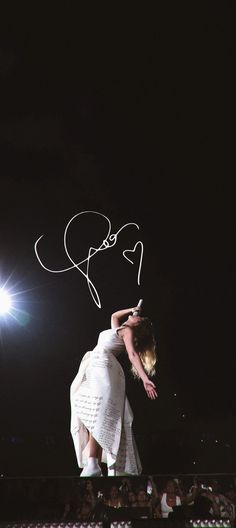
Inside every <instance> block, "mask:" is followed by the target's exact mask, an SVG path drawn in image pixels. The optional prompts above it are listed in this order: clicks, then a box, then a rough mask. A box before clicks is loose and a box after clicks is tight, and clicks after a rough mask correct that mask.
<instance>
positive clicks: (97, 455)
mask: <svg viewBox="0 0 236 528" xmlns="http://www.w3.org/2000/svg"><path fill="white" fill-rule="evenodd" d="M101 458H102V448H101V446H100V445H99V444H98V442H97V440H95V438H94V437H93V436H92V435H91V433H89V441H88V462H87V466H86V467H85V468H84V469H83V471H82V472H81V474H80V476H81V477H100V476H102V471H101V467H100V465H101Z"/></svg>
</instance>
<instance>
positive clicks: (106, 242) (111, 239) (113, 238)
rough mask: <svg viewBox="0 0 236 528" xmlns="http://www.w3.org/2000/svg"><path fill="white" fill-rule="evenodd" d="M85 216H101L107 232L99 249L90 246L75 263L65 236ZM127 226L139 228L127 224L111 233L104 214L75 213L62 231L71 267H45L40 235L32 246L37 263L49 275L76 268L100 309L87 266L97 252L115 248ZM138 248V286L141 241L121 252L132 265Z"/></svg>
mask: <svg viewBox="0 0 236 528" xmlns="http://www.w3.org/2000/svg"><path fill="white" fill-rule="evenodd" d="M86 214H94V215H98V216H102V217H103V218H105V220H106V221H107V223H108V230H107V236H106V238H104V239H103V240H102V243H101V245H100V246H99V247H97V248H96V247H93V246H90V248H89V250H88V256H87V257H86V258H85V259H83V260H81V261H80V262H75V261H74V260H73V258H72V257H71V255H70V253H69V250H68V246H67V235H68V230H69V228H70V226H71V224H72V222H74V220H75V219H76V218H78V217H79V216H81V215H86ZM128 226H134V227H136V228H137V229H139V226H138V224H135V223H134V222H129V223H127V224H124V225H123V226H122V227H121V228H120V229H118V231H117V232H116V233H111V222H110V220H109V218H108V217H107V216H105V215H104V214H102V213H99V212H97V211H82V212H81V213H77V214H75V215H74V216H73V217H72V218H71V219H70V220H69V222H68V223H67V225H66V227H65V231H64V249H65V253H66V255H67V257H68V259H69V260H70V262H71V263H72V266H69V267H68V268H64V269H60V270H53V269H49V268H48V267H46V266H45V265H44V264H43V262H42V260H41V258H40V257H39V253H38V244H39V241H40V240H41V239H42V238H43V236H44V235H41V236H40V237H39V238H38V239H37V240H36V242H35V244H34V250H35V254H36V257H37V259H38V261H39V263H40V264H41V266H42V268H43V269H45V270H46V271H49V272H50V273H65V272H66V271H70V270H72V269H74V268H77V270H78V271H79V272H80V273H82V275H83V276H84V277H85V278H86V281H87V284H88V288H89V291H90V294H91V296H92V298H93V300H94V302H95V304H96V306H97V307H98V308H101V306H102V305H101V300H100V297H99V294H98V291H97V289H96V287H95V285H94V284H93V282H92V281H91V279H90V277H89V266H90V260H91V259H92V258H94V257H95V255H96V254H97V253H98V252H99V251H105V250H106V249H111V248H112V247H113V246H115V244H116V242H117V237H118V235H119V233H121V231H123V229H125V228H126V227H128ZM138 247H139V248H140V258H139V266H138V274H137V282H138V285H140V274H141V268H142V261H143V243H142V241H141V240H138V242H136V244H135V246H134V247H133V248H132V249H125V250H124V251H123V253H122V254H123V257H124V258H125V259H126V260H127V261H128V262H130V263H131V264H134V262H133V260H132V254H134V253H135V251H136V249H137V248H138ZM84 263H86V271H83V270H82V269H81V266H82V265H83V264H84Z"/></svg>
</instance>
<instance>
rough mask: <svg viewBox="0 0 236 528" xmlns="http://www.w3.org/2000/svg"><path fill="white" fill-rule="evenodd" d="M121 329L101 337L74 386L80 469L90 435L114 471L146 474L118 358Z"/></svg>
mask: <svg viewBox="0 0 236 528" xmlns="http://www.w3.org/2000/svg"><path fill="white" fill-rule="evenodd" d="M116 330H117V329H114V328H110V329H109V330H104V331H103V332H101V333H100V334H99V338H98V343H97V345H96V347H95V348H94V349H93V350H92V351H90V352H87V353H86V354H85V355H84V357H83V358H82V361H81V363H80V367H79V371H78V373H77V375H76V377H75V379H74V380H73V382H72V384H71V390H70V399H71V434H72V438H73V441H74V447H75V452H76V457H77V462H78V466H79V467H84V466H85V465H86V464H87V458H88V440H89V434H88V432H90V433H91V434H92V436H93V437H94V438H95V439H96V440H97V442H98V443H99V444H100V446H101V447H102V462H104V463H106V464H107V466H108V467H109V468H110V469H111V468H114V467H115V469H116V471H119V472H124V473H128V474H131V475H138V474H140V473H141V471H142V467H141V463H140V459H139V454H138V451H137V447H136V443H135V439H134V436H133V432H132V422H133V413H132V410H131V407H130V404H129V402H128V399H127V397H126V395H125V376H124V372H123V369H122V367H121V365H120V363H119V362H118V360H117V359H116V356H118V355H119V354H121V353H122V352H124V350H125V346H124V342H123V339H122V338H121V337H119V335H118V334H117V331H116Z"/></svg>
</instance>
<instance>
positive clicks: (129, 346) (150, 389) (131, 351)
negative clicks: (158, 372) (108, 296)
mask: <svg viewBox="0 0 236 528" xmlns="http://www.w3.org/2000/svg"><path fill="white" fill-rule="evenodd" d="M122 337H123V340H124V344H125V347H126V350H127V354H128V356H129V360H130V362H131V363H132V365H133V366H134V368H135V369H136V371H137V373H138V375H139V377H140V378H141V380H142V382H143V386H144V389H145V391H146V393H147V396H148V398H151V399H152V400H155V398H157V390H156V386H155V383H153V381H151V380H150V379H149V378H148V376H147V374H146V372H145V370H144V368H143V365H142V362H141V359H140V357H139V354H138V352H136V350H135V346H134V338H133V331H132V329H131V328H130V327H128V326H127V327H126V328H125V329H124V330H123V329H122Z"/></svg>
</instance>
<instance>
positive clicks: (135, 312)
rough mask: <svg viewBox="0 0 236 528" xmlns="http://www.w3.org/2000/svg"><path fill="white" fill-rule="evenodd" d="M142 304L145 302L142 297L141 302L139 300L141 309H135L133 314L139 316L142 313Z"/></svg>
mask: <svg viewBox="0 0 236 528" xmlns="http://www.w3.org/2000/svg"><path fill="white" fill-rule="evenodd" d="M142 304H143V299H140V300H139V302H138V307H139V310H134V312H133V315H134V316H137V315H139V314H140V312H141V306H142Z"/></svg>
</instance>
